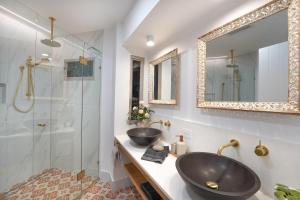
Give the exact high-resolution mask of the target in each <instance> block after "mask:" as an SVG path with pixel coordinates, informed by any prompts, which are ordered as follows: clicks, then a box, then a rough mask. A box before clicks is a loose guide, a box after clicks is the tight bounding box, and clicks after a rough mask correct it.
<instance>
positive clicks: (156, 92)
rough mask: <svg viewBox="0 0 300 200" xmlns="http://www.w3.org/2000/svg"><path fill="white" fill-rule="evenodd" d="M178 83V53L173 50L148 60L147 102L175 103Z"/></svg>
mask: <svg viewBox="0 0 300 200" xmlns="http://www.w3.org/2000/svg"><path fill="white" fill-rule="evenodd" d="M178 84H179V55H178V50H177V49H174V50H173V51H171V52H169V53H167V54H165V55H163V56H161V57H160V58H157V59H156V60H153V61H151V62H150V65H149V103H150V104H167V105H176V104H177V98H178Z"/></svg>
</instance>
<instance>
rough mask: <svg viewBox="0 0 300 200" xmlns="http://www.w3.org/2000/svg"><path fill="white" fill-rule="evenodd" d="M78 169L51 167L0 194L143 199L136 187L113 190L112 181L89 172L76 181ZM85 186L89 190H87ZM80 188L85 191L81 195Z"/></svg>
mask: <svg viewBox="0 0 300 200" xmlns="http://www.w3.org/2000/svg"><path fill="white" fill-rule="evenodd" d="M76 174H77V173H76V172H70V171H65V170H61V169H55V168H53V169H48V170H45V171H44V172H42V173H41V174H39V175H36V176H32V177H30V178H29V179H28V180H27V181H25V182H23V183H19V184H16V185H14V186H13V187H12V188H11V189H10V190H9V191H8V192H6V193H4V194H0V199H1V200H50V199H55V200H73V199H83V200H110V199H120V200H140V199H141V197H140V196H139V195H138V194H137V192H136V191H135V189H134V188H132V187H128V188H124V189H121V190H120V191H118V192H113V191H112V189H111V184H110V183H105V182H101V181H99V180H98V179H97V178H94V177H91V176H86V177H84V178H83V180H82V181H81V182H80V181H77V175H76ZM84 189H86V190H84ZM81 190H83V191H84V193H83V195H81V197H80V194H81Z"/></svg>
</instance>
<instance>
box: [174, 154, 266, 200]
mask: <svg viewBox="0 0 300 200" xmlns="http://www.w3.org/2000/svg"><path fill="white" fill-rule="evenodd" d="M176 168H177V171H178V172H179V174H180V176H181V177H182V178H183V180H184V181H185V182H186V184H187V185H188V186H190V188H191V189H193V190H194V191H196V192H197V193H198V194H199V195H200V196H201V197H203V198H205V199H207V200H245V199H248V198H249V197H251V196H252V195H254V194H255V193H256V192H257V191H258V190H259V188H260V186H261V183H260V180H259V178H258V176H257V175H256V174H255V173H254V172H253V171H252V170H251V169H250V168H248V167H247V166H245V165H244V164H242V163H240V162H238V161H236V160H234V159H231V158H228V157H225V156H218V155H217V154H213V153H206V152H195V153H189V154H185V155H182V156H180V157H179V158H178V159H177V161H176Z"/></svg>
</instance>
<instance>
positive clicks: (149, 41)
mask: <svg viewBox="0 0 300 200" xmlns="http://www.w3.org/2000/svg"><path fill="white" fill-rule="evenodd" d="M146 44H147V46H148V47H153V46H154V45H155V43H154V37H153V35H147V43H146Z"/></svg>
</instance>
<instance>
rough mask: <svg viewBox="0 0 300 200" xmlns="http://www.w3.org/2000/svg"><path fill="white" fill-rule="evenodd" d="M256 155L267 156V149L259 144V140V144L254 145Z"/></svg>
mask: <svg viewBox="0 0 300 200" xmlns="http://www.w3.org/2000/svg"><path fill="white" fill-rule="evenodd" d="M254 152H255V154H256V155H257V156H267V155H268V154H269V149H268V148H267V147H266V146H264V145H262V144H261V140H259V144H258V145H257V146H256V147H255V150H254Z"/></svg>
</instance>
